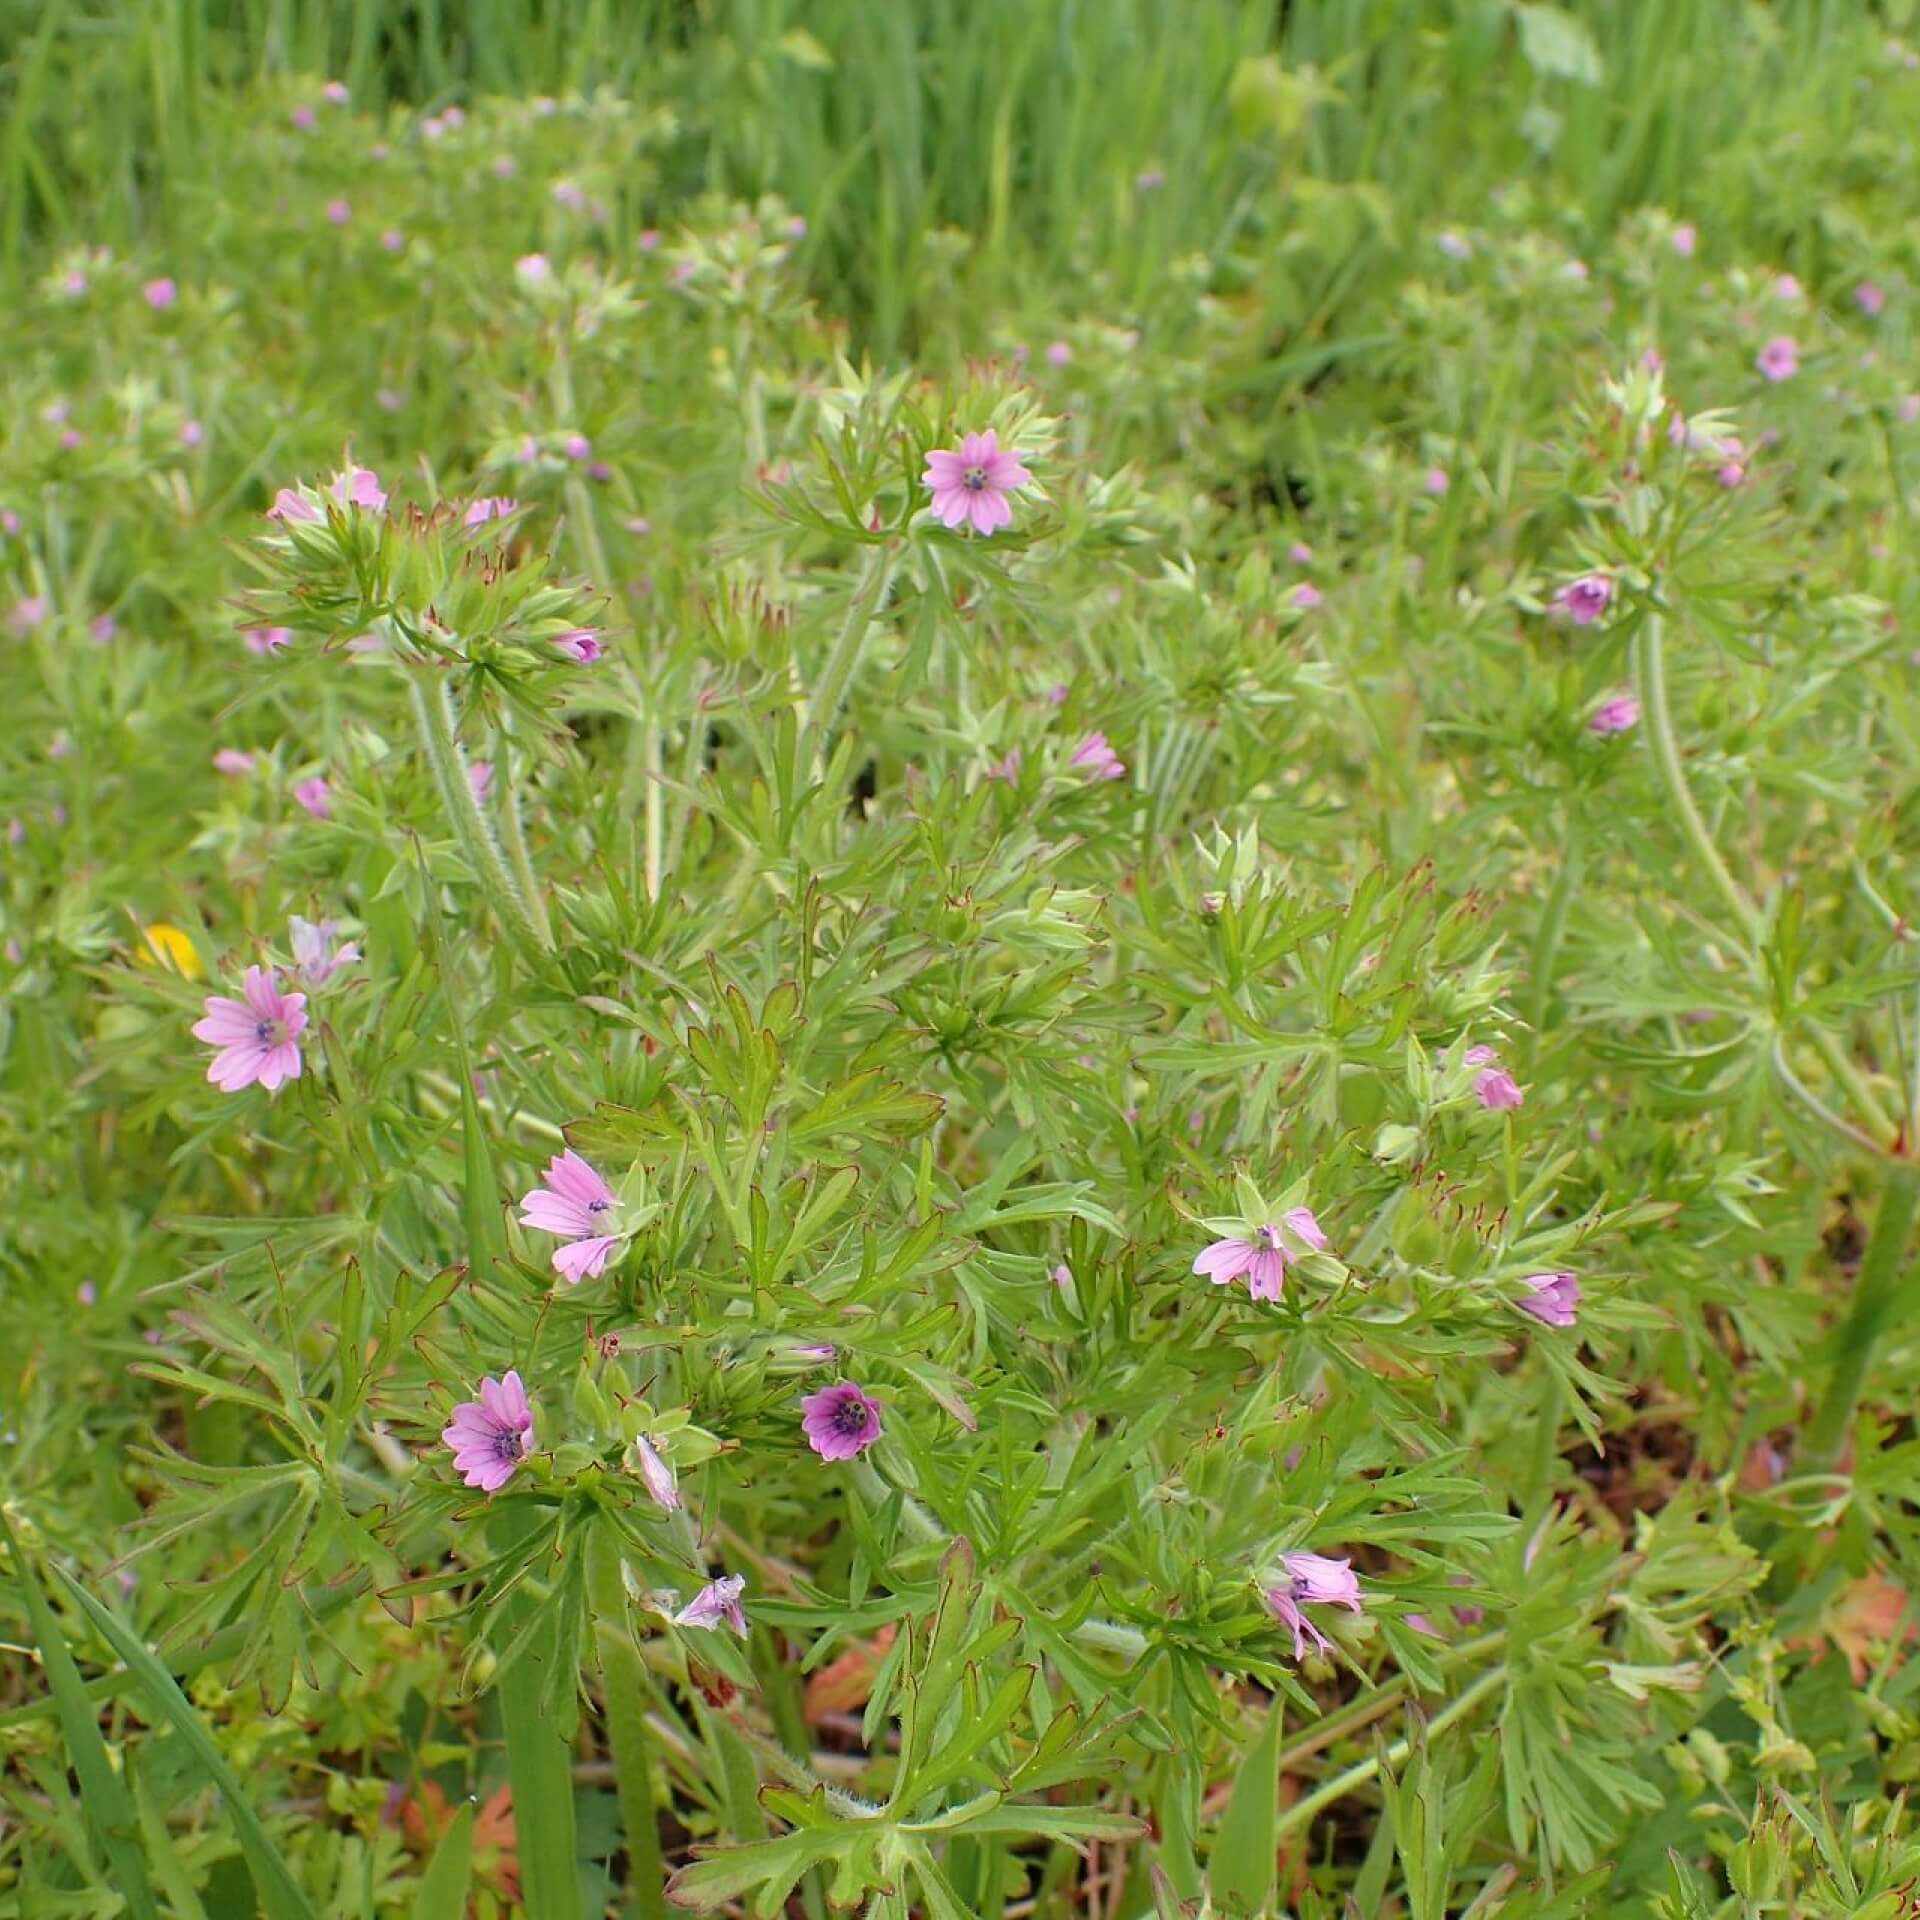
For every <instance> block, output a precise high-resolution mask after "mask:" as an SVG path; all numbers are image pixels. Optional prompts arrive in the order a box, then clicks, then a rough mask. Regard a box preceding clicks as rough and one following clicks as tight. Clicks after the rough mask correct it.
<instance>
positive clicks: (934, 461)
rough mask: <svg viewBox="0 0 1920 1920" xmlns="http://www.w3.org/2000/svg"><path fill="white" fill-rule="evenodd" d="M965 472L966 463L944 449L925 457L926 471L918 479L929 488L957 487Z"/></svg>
mask: <svg viewBox="0 0 1920 1920" xmlns="http://www.w3.org/2000/svg"><path fill="white" fill-rule="evenodd" d="M965 471H966V462H965V461H963V460H962V459H961V458H960V456H959V455H958V454H957V453H949V452H948V451H947V450H946V449H945V448H944V447H942V448H938V449H936V450H935V451H934V452H932V453H930V454H928V455H927V470H926V472H925V473H923V474H922V475H921V476H920V478H921V479H922V480H923V481H925V483H926V484H927V485H928V486H930V487H957V486H958V485H959V484H960V476H961V475H962V474H963V473H964V472H965Z"/></svg>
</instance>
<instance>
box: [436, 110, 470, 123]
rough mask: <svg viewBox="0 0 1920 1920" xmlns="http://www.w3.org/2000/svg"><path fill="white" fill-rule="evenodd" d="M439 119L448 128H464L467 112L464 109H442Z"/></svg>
mask: <svg viewBox="0 0 1920 1920" xmlns="http://www.w3.org/2000/svg"><path fill="white" fill-rule="evenodd" d="M440 118H441V119H442V120H444V121H445V122H446V123H447V125H448V126H450V127H464V126H465V125H466V124H467V110H466V108H464V107H444V108H442V109H441V113H440Z"/></svg>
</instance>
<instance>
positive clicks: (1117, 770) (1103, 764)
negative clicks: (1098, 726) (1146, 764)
mask: <svg viewBox="0 0 1920 1920" xmlns="http://www.w3.org/2000/svg"><path fill="white" fill-rule="evenodd" d="M1067 764H1068V765H1069V766H1072V767H1081V768H1084V769H1085V771H1086V773H1087V774H1088V776H1089V777H1090V778H1092V779H1095V780H1121V779H1124V778H1125V777H1126V772H1127V763H1126V762H1125V761H1124V760H1122V759H1121V758H1120V756H1119V755H1118V754H1117V753H1115V752H1114V750H1113V749H1112V748H1111V747H1110V746H1109V745H1108V744H1107V736H1106V735H1105V734H1104V733H1090V734H1088V735H1087V737H1086V738H1085V739H1084V740H1082V741H1081V742H1080V744H1079V745H1078V746H1077V747H1075V748H1074V750H1073V757H1072V759H1070V760H1069V761H1068V762H1067Z"/></svg>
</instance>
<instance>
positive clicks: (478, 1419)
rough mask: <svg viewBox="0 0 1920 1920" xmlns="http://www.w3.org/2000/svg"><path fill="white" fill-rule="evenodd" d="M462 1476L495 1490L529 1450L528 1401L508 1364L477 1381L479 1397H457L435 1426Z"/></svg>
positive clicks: (483, 1489)
mask: <svg viewBox="0 0 1920 1920" xmlns="http://www.w3.org/2000/svg"><path fill="white" fill-rule="evenodd" d="M440 1438H441V1439H442V1440H443V1441H445V1442H446V1444H447V1446H448V1447H449V1448H451V1449H452V1452H453V1464H454V1467H455V1468H456V1470H457V1471H458V1472H459V1475H460V1477H461V1479H462V1480H464V1481H465V1482H466V1483H467V1485H468V1486H470V1487H478V1488H479V1489H480V1490H481V1492H483V1493H498V1492H499V1491H500V1489H501V1488H502V1487H504V1486H505V1485H506V1484H507V1482H508V1481H509V1480H511V1479H512V1478H513V1475H514V1470H515V1468H517V1467H518V1466H519V1464H520V1462H521V1461H522V1460H524V1459H525V1458H526V1457H527V1455H528V1454H529V1453H530V1452H532V1450H533V1404H532V1402H531V1401H529V1400H528V1398H527V1389H526V1387H525V1386H524V1385H523V1384H522V1382H521V1379H520V1375H519V1374H518V1373H517V1372H516V1371H514V1370H513V1369H512V1368H509V1369H508V1370H507V1372H506V1373H505V1375H504V1376H503V1377H502V1378H500V1379H498V1380H496V1379H494V1378H493V1376H492V1375H491V1374H489V1375H487V1376H486V1378H485V1379H483V1380H482V1381H481V1382H480V1398H479V1399H478V1400H463V1401H461V1403H460V1404H459V1405H458V1406H457V1407H455V1408H454V1410H453V1418H452V1419H451V1420H449V1421H448V1422H447V1424H446V1425H445V1426H444V1427H443V1428H442V1429H441V1430H440Z"/></svg>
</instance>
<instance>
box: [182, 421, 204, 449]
mask: <svg viewBox="0 0 1920 1920" xmlns="http://www.w3.org/2000/svg"><path fill="white" fill-rule="evenodd" d="M206 437H207V430H206V428H205V427H203V426H202V425H201V424H200V422H199V421H198V420H183V421H181V423H180V444H181V445H182V446H183V447H197V446H198V445H199V444H200V443H201V441H203V440H204V439H205V438H206Z"/></svg>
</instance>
